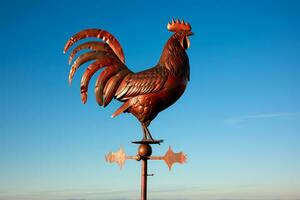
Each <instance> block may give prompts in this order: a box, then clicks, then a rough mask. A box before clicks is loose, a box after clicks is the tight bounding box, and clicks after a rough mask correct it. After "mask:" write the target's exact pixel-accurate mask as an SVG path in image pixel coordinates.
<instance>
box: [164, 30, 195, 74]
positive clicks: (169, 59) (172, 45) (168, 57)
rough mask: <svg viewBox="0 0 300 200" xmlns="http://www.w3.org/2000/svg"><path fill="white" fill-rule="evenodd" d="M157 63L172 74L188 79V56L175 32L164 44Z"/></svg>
mask: <svg viewBox="0 0 300 200" xmlns="http://www.w3.org/2000/svg"><path fill="white" fill-rule="evenodd" d="M159 65H160V66H164V67H165V68H167V69H168V71H169V72H170V73H171V74H172V75H174V76H183V77H185V78H186V80H189V79H190V77H189V76H190V65H189V58H188V56H187V53H186V52H185V50H184V48H183V47H182V46H181V44H180V42H179V40H178V39H177V36H176V34H174V35H172V37H171V38H170V39H169V40H168V41H167V43H166V44H165V46H164V49H163V52H162V55H161V58H160V60H159Z"/></svg>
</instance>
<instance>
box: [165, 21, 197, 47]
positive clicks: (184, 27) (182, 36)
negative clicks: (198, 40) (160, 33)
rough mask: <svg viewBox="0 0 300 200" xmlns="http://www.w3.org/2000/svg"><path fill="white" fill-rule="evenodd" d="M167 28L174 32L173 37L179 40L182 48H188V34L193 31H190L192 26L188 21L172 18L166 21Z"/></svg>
mask: <svg viewBox="0 0 300 200" xmlns="http://www.w3.org/2000/svg"><path fill="white" fill-rule="evenodd" d="M167 29H168V30H169V31H172V32H175V33H174V37H175V38H176V39H177V40H178V41H179V42H180V44H181V46H182V48H184V49H188V48H189V47H190V40H189V36H191V35H193V34H194V33H193V32H192V31H191V30H192V27H191V25H190V24H189V23H188V22H184V21H183V20H182V21H179V20H178V19H177V20H175V21H174V19H172V22H169V23H168V25H167Z"/></svg>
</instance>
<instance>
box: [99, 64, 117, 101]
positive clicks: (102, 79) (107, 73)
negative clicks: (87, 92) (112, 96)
mask: <svg viewBox="0 0 300 200" xmlns="http://www.w3.org/2000/svg"><path fill="white" fill-rule="evenodd" d="M120 70H121V69H120V68H118V67H117V65H111V66H108V67H107V68H106V69H105V70H104V71H103V72H102V73H101V74H100V75H99V76H98V78H97V81H96V84H95V96H96V101H97V103H98V104H99V105H100V106H102V105H103V90H104V87H105V85H106V83H107V81H108V80H109V79H110V78H111V77H112V76H113V75H115V74H116V73H118V72H119V71H120Z"/></svg>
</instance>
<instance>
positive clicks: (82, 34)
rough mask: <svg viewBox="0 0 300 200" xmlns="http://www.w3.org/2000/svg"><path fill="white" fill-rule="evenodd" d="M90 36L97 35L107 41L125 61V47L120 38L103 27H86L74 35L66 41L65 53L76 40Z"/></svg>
mask: <svg viewBox="0 0 300 200" xmlns="http://www.w3.org/2000/svg"><path fill="white" fill-rule="evenodd" d="M88 37H96V38H99V39H102V40H103V41H104V42H105V43H107V44H108V45H109V46H110V48H111V49H112V50H113V51H114V53H115V54H116V55H117V56H118V58H119V59H120V60H121V61H122V62H123V63H125V57H124V53H123V49H122V47H121V45H120V43H119V42H118V40H117V39H116V38H115V37H114V36H113V35H112V34H111V33H109V32H107V31H105V30H101V29H86V30H83V31H80V32H78V33H76V34H75V35H73V36H72V37H71V38H70V39H69V40H68V41H67V43H66V45H65V47H64V53H65V52H67V51H68V49H69V48H70V47H71V46H73V44H75V43H76V42H78V41H79V40H81V39H85V38H88Z"/></svg>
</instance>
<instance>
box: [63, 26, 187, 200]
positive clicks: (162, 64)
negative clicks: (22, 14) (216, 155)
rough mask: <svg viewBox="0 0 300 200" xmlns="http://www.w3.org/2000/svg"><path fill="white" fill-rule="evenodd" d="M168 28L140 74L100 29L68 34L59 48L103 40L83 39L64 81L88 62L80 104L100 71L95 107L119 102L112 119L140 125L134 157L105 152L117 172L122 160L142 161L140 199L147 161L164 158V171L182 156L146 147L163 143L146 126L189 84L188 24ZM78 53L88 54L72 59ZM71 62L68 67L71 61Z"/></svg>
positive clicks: (111, 39) (178, 96)
mask: <svg viewBox="0 0 300 200" xmlns="http://www.w3.org/2000/svg"><path fill="white" fill-rule="evenodd" d="M167 29H168V30H169V31H171V32H174V33H173V34H172V36H171V37H170V38H169V40H168V41H167V42H166V44H165V46H164V48H163V51H162V54H161V57H160V59H159V61H158V62H157V64H156V65H155V66H154V67H151V68H149V69H147V70H144V71H140V72H136V73H135V72H133V71H131V70H130V69H129V68H128V67H127V66H126V64H125V56H124V53H123V49H122V47H121V45H120V43H119V42H118V40H117V39H116V38H115V37H114V36H113V35H112V34H111V33H109V32H108V31H105V30H102V29H86V30H83V31H80V32H78V33H76V34H75V35H73V36H72V37H71V38H70V39H69V40H68V41H67V43H66V45H65V47H64V53H66V52H67V51H68V50H69V49H70V48H71V47H72V46H73V45H74V44H75V43H77V42H79V41H80V40H82V39H86V38H98V39H101V40H102V41H88V42H84V43H82V44H79V45H78V46H76V47H75V48H73V50H72V52H71V54H70V57H69V64H72V67H71V70H70V73H69V83H70V84H71V83H72V79H73V77H74V75H75V72H76V71H77V69H78V68H79V67H80V66H82V65H83V64H84V63H86V62H89V61H92V62H91V64H89V66H88V67H87V69H86V70H85V72H84V74H83V76H82V78H81V87H80V92H81V100H82V102H83V103H84V104H85V103H86V101H87V95H88V85H89V82H90V79H91V78H92V76H93V75H94V74H95V73H96V72H97V71H98V70H102V69H103V71H102V72H101V73H100V75H99V76H98V78H97V80H96V84H95V97H96V101H97V102H98V104H99V105H100V106H103V107H106V106H107V105H108V104H109V103H110V102H111V101H112V100H113V99H116V100H118V101H120V102H122V103H123V104H122V106H121V107H119V108H118V109H117V110H116V111H115V112H114V113H113V115H112V117H116V116H118V115H119V114H121V113H131V114H132V115H134V116H135V117H136V118H137V119H138V120H139V122H140V123H141V126H142V130H143V137H142V140H141V141H134V142H133V143H135V144H139V145H140V146H139V147H138V153H137V155H136V156H126V154H125V151H124V150H123V149H120V150H119V151H118V152H115V153H113V152H110V153H109V154H108V155H107V156H106V160H107V161H108V162H116V163H118V164H119V165H120V167H121V168H122V167H123V166H124V164H125V161H126V159H135V160H138V161H141V163H142V191H141V193H142V194H141V199H142V200H146V199H147V176H148V174H147V161H148V160H164V161H165V163H166V164H167V165H168V167H169V169H170V170H171V167H172V165H173V164H174V163H184V162H185V161H186V156H185V155H184V154H183V153H182V152H180V153H174V152H173V151H172V149H171V148H169V150H168V151H167V153H166V154H165V155H164V156H151V154H152V148H151V146H150V145H151V144H160V143H162V142H163V140H155V139H154V138H153V137H152V135H151V133H150V131H149V130H148V126H149V125H150V123H151V121H152V120H153V119H154V118H155V117H156V116H157V115H158V113H160V112H161V111H163V110H164V109H166V108H168V107H169V106H171V105H172V104H173V103H175V102H176V101H177V100H178V99H179V98H180V96H181V95H182V94H183V92H184V91H185V89H186V86H187V84H188V82H189V80H190V65H189V58H188V55H187V53H186V50H187V49H188V48H189V47H190V40H189V36H191V35H193V32H191V29H192V28H191V25H190V24H189V23H187V22H184V21H183V20H182V21H179V20H176V21H174V20H172V22H169V23H168V24H167ZM82 50H90V51H88V52H85V53H83V54H81V55H79V56H78V57H77V58H76V60H75V61H74V62H73V59H74V58H75V56H76V55H77V54H78V52H80V51H82ZM72 62H73V63H72Z"/></svg>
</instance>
